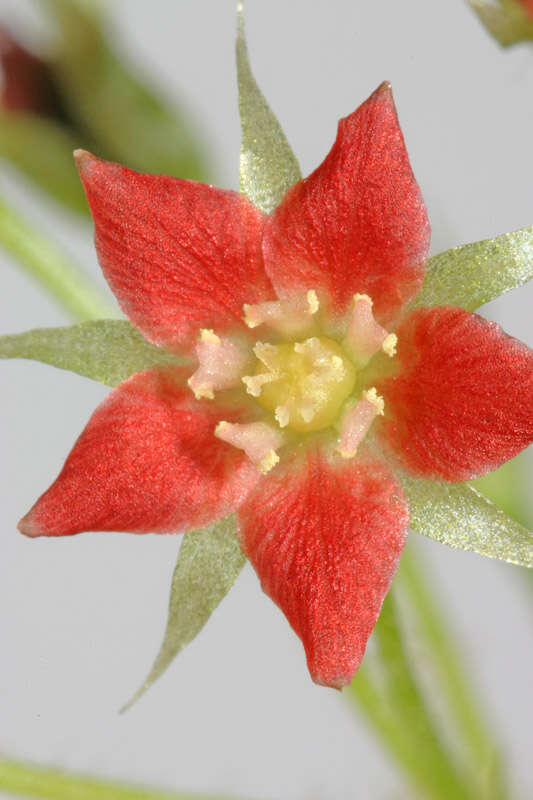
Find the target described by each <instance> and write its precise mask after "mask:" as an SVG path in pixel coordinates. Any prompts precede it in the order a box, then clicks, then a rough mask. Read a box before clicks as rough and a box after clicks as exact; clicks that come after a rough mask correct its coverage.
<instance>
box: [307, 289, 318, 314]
mask: <svg viewBox="0 0 533 800" xmlns="http://www.w3.org/2000/svg"><path fill="white" fill-rule="evenodd" d="M306 299H307V305H308V306H309V310H308V312H307V313H308V314H316V313H317V311H318V309H319V308H320V303H319V301H318V296H317V293H316V292H315V290H314V289H309V291H308V292H307V295H306Z"/></svg>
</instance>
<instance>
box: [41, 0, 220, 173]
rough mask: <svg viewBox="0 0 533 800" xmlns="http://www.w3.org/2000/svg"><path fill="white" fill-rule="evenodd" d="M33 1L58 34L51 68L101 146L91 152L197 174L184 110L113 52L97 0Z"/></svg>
mask: <svg viewBox="0 0 533 800" xmlns="http://www.w3.org/2000/svg"><path fill="white" fill-rule="evenodd" d="M40 2H41V4H42V5H43V6H44V7H45V8H46V9H48V10H50V11H51V12H52V13H53V15H54V17H55V20H56V22H57V24H58V29H59V33H60V36H59V40H58V47H57V50H56V54H55V58H54V61H53V62H50V67H51V69H52V71H53V74H54V76H55V78H56V81H57V84H58V86H59V88H60V90H61V92H62V97H63V101H64V102H65V104H66V105H67V106H68V108H69V111H70V113H71V115H72V117H73V118H74V119H76V120H78V122H79V124H80V125H81V126H82V128H83V129H84V130H86V131H88V132H89V134H90V136H91V137H92V138H93V139H94V140H95V141H96V142H98V143H99V145H101V148H102V149H101V151H100V152H99V153H98V155H101V156H104V157H106V158H112V159H115V160H117V161H122V162H124V163H126V164H128V166H130V167H133V168H134V169H139V170H141V171H144V172H153V173H164V174H166V175H175V176H178V177H181V178H193V179H197V180H204V179H205V177H206V172H205V164H206V161H207V159H206V155H205V153H203V152H202V149H201V146H200V143H199V140H198V135H197V134H196V133H194V132H193V130H192V128H191V127H190V125H189V122H188V120H187V117H186V115H185V114H184V113H183V112H181V111H179V110H177V109H176V108H175V107H174V106H173V107H172V108H170V107H169V105H167V104H166V103H165V102H163V100H162V99H161V98H160V97H159V96H157V94H155V93H154V92H152V91H151V90H150V89H149V88H148V86H147V85H146V84H145V83H144V82H143V81H142V80H140V79H139V78H137V77H136V76H135V74H134V72H133V68H132V67H130V66H129V65H126V62H125V60H123V59H122V58H119V57H118V56H117V54H116V53H115V51H114V50H113V49H112V47H111V44H110V41H111V36H110V35H108V34H107V32H106V30H105V25H104V21H105V20H104V16H103V14H101V13H99V12H98V9H97V6H96V4H92V5H91V6H89V5H88V4H86V3H85V4H83V3H81V2H79V0H40Z"/></svg>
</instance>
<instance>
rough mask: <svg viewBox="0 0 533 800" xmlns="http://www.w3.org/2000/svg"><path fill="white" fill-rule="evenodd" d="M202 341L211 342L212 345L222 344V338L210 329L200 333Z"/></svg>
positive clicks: (203, 329)
mask: <svg viewBox="0 0 533 800" xmlns="http://www.w3.org/2000/svg"><path fill="white" fill-rule="evenodd" d="M200 340H201V341H202V342H211V344H217V345H218V344H220V337H218V336H217V335H216V333H215V332H214V331H212V330H211V329H210V328H202V330H201V331H200Z"/></svg>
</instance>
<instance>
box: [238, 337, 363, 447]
mask: <svg viewBox="0 0 533 800" xmlns="http://www.w3.org/2000/svg"><path fill="white" fill-rule="evenodd" d="M254 353H255V355H256V356H257V364H256V367H255V371H254V375H252V376H245V378H243V382H244V383H245V385H246V386H247V387H248V392H249V393H250V394H253V396H255V397H257V402H258V403H260V405H262V406H263V408H266V409H268V410H269V411H273V412H274V416H275V418H276V420H277V422H278V424H279V426H280V427H282V428H284V427H289V428H292V429H293V430H296V431H300V432H307V431H318V430H321V429H322V428H326V427H328V426H329V425H333V424H334V423H335V421H336V420H337V417H338V414H339V411H340V408H341V406H342V404H343V403H344V401H345V400H346V398H347V397H348V396H349V395H350V394H351V392H352V391H353V388H354V385H355V369H354V367H353V365H352V363H351V361H350V360H349V359H348V358H347V357H346V355H345V354H344V353H343V350H342V348H341V346H340V345H339V344H337V342H335V341H333V340H332V339H328V338H326V337H317V336H313V337H311V338H310V339H306V340H305V341H303V342H293V343H284V344H279V345H271V344H262V343H261V342H259V343H258V344H256V346H255V348H254Z"/></svg>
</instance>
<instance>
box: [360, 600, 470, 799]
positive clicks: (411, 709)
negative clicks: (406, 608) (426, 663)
mask: <svg viewBox="0 0 533 800" xmlns="http://www.w3.org/2000/svg"><path fill="white" fill-rule="evenodd" d="M397 591H398V587H397V586H393V587H392V589H391V591H390V592H389V594H388V595H387V597H386V599H385V602H384V604H383V608H382V610H381V615H380V620H379V624H378V625H377V626H376V642H377V647H378V651H379V653H380V656H381V662H382V664H383V674H384V680H385V692H386V695H387V698H388V701H389V703H390V704H391V706H392V707H396V708H397V709H398V710H399V711H400V714H401V720H402V723H403V725H404V726H405V728H406V729H408V731H409V736H410V737H411V738H412V740H413V742H414V743H415V746H416V749H417V751H418V758H419V759H420V760H421V761H422V762H423V764H424V768H425V770H427V773H428V778H430V779H431V782H432V784H433V785H434V786H433V790H432V796H435V797H443V798H445V797H454V798H463V797H464V798H468V797H472V795H471V793H470V791H469V790H468V789H467V787H466V785H465V782H464V780H462V779H461V776H460V774H459V772H458V771H457V769H456V767H455V766H454V764H453V761H452V760H451V759H450V756H449V754H448V753H447V751H446V747H445V745H444V743H443V741H442V736H441V734H440V732H439V730H438V727H437V723H436V720H434V719H433V718H432V715H431V712H430V711H429V710H428V707H427V704H426V702H425V699H424V697H423V695H422V692H421V691H420V689H419V686H418V683H417V679H416V676H415V674H414V671H413V668H412V665H411V663H410V660H409V655H408V653H407V650H406V646H405V636H404V634H403V631H402V628H401V625H400V619H399V611H398V606H397V600H396V596H397Z"/></svg>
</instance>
